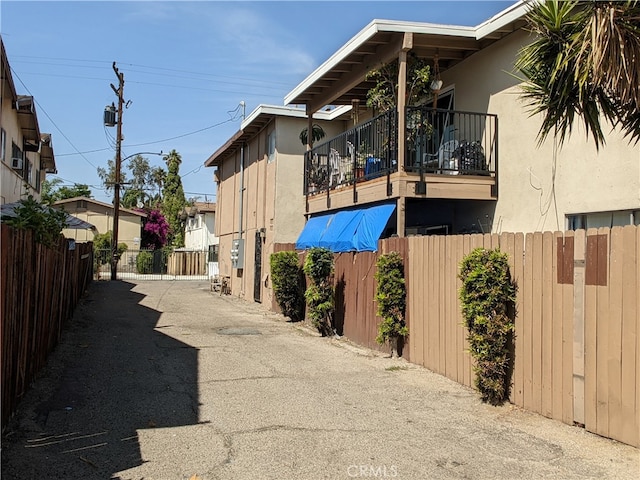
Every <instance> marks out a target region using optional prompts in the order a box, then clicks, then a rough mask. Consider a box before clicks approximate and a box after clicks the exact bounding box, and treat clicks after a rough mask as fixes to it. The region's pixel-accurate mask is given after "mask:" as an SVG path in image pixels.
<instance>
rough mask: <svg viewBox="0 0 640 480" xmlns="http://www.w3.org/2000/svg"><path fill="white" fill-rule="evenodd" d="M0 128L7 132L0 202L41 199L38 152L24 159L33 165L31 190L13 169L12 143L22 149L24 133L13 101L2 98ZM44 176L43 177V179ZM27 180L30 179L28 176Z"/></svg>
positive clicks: (27, 154)
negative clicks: (38, 178) (27, 197)
mask: <svg viewBox="0 0 640 480" xmlns="http://www.w3.org/2000/svg"><path fill="white" fill-rule="evenodd" d="M0 126H1V127H2V128H3V129H4V131H5V135H6V136H5V151H4V158H3V160H2V162H1V166H0V168H1V171H0V177H1V178H2V180H1V183H0V197H2V198H0V200H1V201H2V203H13V202H17V201H18V200H20V199H21V198H24V197H26V195H28V194H31V195H33V197H34V198H36V199H37V200H39V199H40V191H39V190H38V189H37V188H36V187H37V186H38V182H37V180H36V177H38V176H41V174H40V169H39V165H40V160H39V159H40V154H39V153H38V152H26V155H25V156H24V158H26V159H28V160H29V162H30V164H31V183H30V188H29V189H27V188H26V187H25V182H26V179H23V178H22V176H21V175H19V174H18V173H17V172H16V171H15V170H13V169H12V168H11V157H12V155H11V153H12V143H15V144H16V145H17V146H18V147H20V149H22V146H23V139H22V132H21V130H20V126H19V123H18V114H17V112H16V110H15V109H14V108H13V107H12V105H11V99H10V98H5V97H4V96H3V97H2V114H1V118H0ZM42 177H43V176H41V179H42ZM26 178H29V177H28V176H27V177H26Z"/></svg>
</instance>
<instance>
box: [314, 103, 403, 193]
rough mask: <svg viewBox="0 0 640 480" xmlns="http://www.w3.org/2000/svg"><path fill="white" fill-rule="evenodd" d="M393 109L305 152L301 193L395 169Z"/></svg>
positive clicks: (315, 191)
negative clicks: (303, 180) (302, 190)
mask: <svg viewBox="0 0 640 480" xmlns="http://www.w3.org/2000/svg"><path fill="white" fill-rule="evenodd" d="M396 116H397V115H396V112H385V113H383V114H381V115H378V116H377V117H375V118H372V119H371V120H368V121H366V122H364V123H361V124H360V125H357V126H355V127H353V128H352V129H350V130H347V131H346V132H344V133H341V134H340V135H338V136H337V137H334V138H332V139H331V140H329V141H328V142H325V143H323V144H321V145H318V146H317V147H314V148H312V149H311V150H309V151H307V152H306V153H305V175H304V179H305V182H304V194H305V195H306V194H315V193H319V192H322V191H326V190H329V189H333V188H341V187H344V186H347V185H352V184H355V183H357V182H361V181H365V180H369V179H373V178H376V177H380V176H382V175H385V174H388V173H391V172H393V171H397V169H398V161H397V146H396V145H397V142H396V138H397V130H398V128H397V122H396Z"/></svg>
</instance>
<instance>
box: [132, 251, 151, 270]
mask: <svg viewBox="0 0 640 480" xmlns="http://www.w3.org/2000/svg"><path fill="white" fill-rule="evenodd" d="M136 270H137V271H138V273H153V252H149V251H147V250H141V251H140V253H138V256H137V257H136Z"/></svg>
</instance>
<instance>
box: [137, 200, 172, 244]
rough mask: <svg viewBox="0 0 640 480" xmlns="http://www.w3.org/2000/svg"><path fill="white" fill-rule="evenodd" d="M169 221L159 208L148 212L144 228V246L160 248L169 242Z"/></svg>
mask: <svg viewBox="0 0 640 480" xmlns="http://www.w3.org/2000/svg"><path fill="white" fill-rule="evenodd" d="M168 235H169V223H168V222H167V219H166V218H164V215H162V213H160V211H159V210H150V211H148V212H147V219H146V221H145V224H144V228H143V229H142V244H141V246H142V248H146V249H151V250H158V249H160V248H162V247H164V246H165V245H166V244H167V236H168Z"/></svg>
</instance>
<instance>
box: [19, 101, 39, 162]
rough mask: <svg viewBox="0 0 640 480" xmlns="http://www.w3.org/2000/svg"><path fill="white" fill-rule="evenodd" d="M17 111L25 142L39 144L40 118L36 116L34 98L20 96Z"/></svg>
mask: <svg viewBox="0 0 640 480" xmlns="http://www.w3.org/2000/svg"><path fill="white" fill-rule="evenodd" d="M16 111H17V112H18V122H19V123H20V129H21V130H22V137H23V138H24V139H25V141H29V142H36V143H39V142H40V127H39V126H38V116H37V115H36V107H35V102H34V100H33V97H32V96H31V95H18V98H17V100H16ZM36 150H37V149H36Z"/></svg>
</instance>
